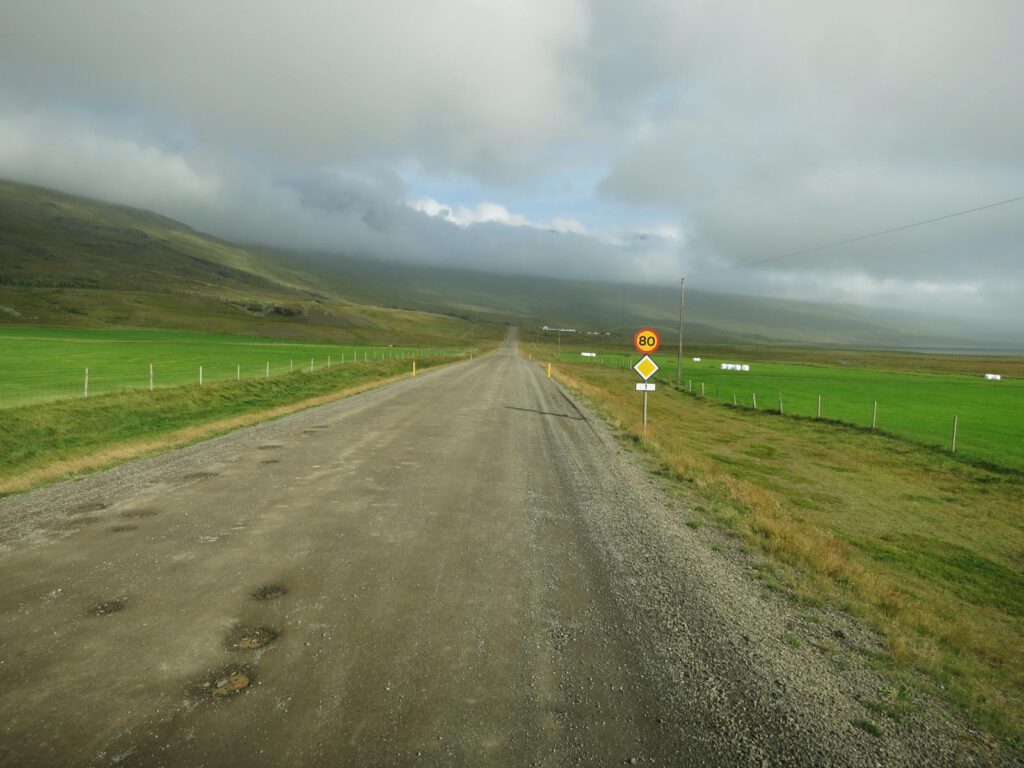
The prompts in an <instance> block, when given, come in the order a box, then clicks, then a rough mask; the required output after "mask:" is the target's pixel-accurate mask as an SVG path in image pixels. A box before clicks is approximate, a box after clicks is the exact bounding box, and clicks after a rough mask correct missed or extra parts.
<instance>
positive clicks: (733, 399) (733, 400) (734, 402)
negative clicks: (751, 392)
mask: <svg viewBox="0 0 1024 768" xmlns="http://www.w3.org/2000/svg"><path fill="white" fill-rule="evenodd" d="M732 404H733V405H738V403H737V402H736V393H735V392H733V393H732Z"/></svg>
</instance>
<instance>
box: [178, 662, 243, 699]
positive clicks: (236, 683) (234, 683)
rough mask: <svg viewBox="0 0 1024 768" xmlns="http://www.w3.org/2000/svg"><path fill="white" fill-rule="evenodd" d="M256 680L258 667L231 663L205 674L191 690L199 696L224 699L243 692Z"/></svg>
mask: <svg viewBox="0 0 1024 768" xmlns="http://www.w3.org/2000/svg"><path fill="white" fill-rule="evenodd" d="M255 681H256V668H255V667H254V666H252V665H251V664H229V665H228V666H226V667H223V668H222V669H219V670H215V671H213V672H209V673H208V674H205V675H203V677H202V678H201V679H200V680H198V681H196V682H195V683H193V684H192V685H191V686H190V688H189V691H190V692H191V693H192V695H193V696H195V697H197V698H201V699H209V700H212V701H223V700H225V699H231V698H234V697H235V696H238V695H239V694H240V693H243V692H244V691H245V690H246V689H248V688H249V687H250V686H251V685H252V684H253V683H254V682H255Z"/></svg>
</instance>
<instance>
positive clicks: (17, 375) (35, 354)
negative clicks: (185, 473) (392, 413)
mask: <svg viewBox="0 0 1024 768" xmlns="http://www.w3.org/2000/svg"><path fill="white" fill-rule="evenodd" d="M463 354H465V351H464V350H463V349H457V348H452V347H447V348H439V347H430V348H423V347H413V348H409V347H389V346H386V345H385V346H376V347H375V346H352V345H338V344H314V343H311V342H304V341H290V340H287V339H273V338H257V337H249V336H228V335H223V334H220V335H218V334H204V333H192V332H188V331H168V330H152V329H122V328H119V329H81V328H29V327H21V328H4V327H0V408H8V407H12V406H19V405H27V404H29V403H37V402H41V401H45V400H58V399H61V398H73V397H82V395H83V391H84V371H85V370H88V371H89V396H90V397H92V396H94V395H100V394H107V393H111V392H120V391H123V390H126V389H149V388H150V381H151V379H150V375H151V374H152V383H153V387H154V388H157V389H159V388H163V387H180V386H182V385H186V384H193V383H197V382H198V380H199V378H198V373H199V370H200V368H201V369H202V371H203V381H204V383H209V382H213V381H227V380H233V379H236V378H240V379H264V378H268V377H269V378H275V377H277V376H281V375H285V374H288V373H289V372H290V371H308V370H311V369H312V370H319V369H321V368H327V367H333V366H337V365H344V364H349V363H352V362H353V361H355V360H359V361H363V360H367V361H377V360H406V361H409V360H411V359H412V358H424V357H460V356H462V355H463Z"/></svg>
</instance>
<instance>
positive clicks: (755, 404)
mask: <svg viewBox="0 0 1024 768" xmlns="http://www.w3.org/2000/svg"><path fill="white" fill-rule="evenodd" d="M753 398H754V410H755V411H756V410H757V392H754V394H753Z"/></svg>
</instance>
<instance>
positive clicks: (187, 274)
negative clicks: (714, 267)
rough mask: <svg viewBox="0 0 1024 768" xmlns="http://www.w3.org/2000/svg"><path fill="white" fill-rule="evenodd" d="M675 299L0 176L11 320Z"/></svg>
mask: <svg viewBox="0 0 1024 768" xmlns="http://www.w3.org/2000/svg"><path fill="white" fill-rule="evenodd" d="M678 302H679V293H678V285H671V286H664V287H661V286H641V285H630V284H612V283H602V282H597V281H589V282H584V281H568V280H557V279H549V278H542V277H532V276H524V275H509V274H494V273H486V272H476V271H472V270H466V269H451V268H444V267H435V266H424V265H410V264H402V263H398V262H388V261H379V260H372V261H371V260H366V259H358V258H354V257H350V256H344V255H338V254H318V253H309V252H292V251H283V250H272V249H268V248H264V247H261V246H251V245H240V244H237V243H230V242H227V241H224V240H221V239H218V238H215V237H212V236H209V235H205V234H202V233H200V232H197V231H195V230H193V229H191V228H190V227H188V226H186V225H185V224H182V223H180V222H177V221H174V220H173V219H169V218H166V217H164V216H161V215H159V214H156V213H153V212H150V211H145V210H141V209H135V208H129V207H125V206H118V205H112V204H109V203H103V202H99V201H96V200H89V199H85V198H81V197H75V196H72V195H66V194H63V193H60V192H55V191H52V190H46V189H42V188H39V187H32V186H28V185H24V184H18V183H14V182H6V181H0V323H19V324H33V323H35V324H49V325H96V326H104V325H112V326H118V325H131V326H136V327H168V325H171V326H173V327H188V328H196V329H209V330H218V331H223V332H238V333H257V334H263V335H286V336H319V337H331V336H339V337H346V338H355V339H358V338H362V337H366V338H373V339H374V340H375V341H381V340H382V338H384V337H387V336H388V334H389V333H391V332H392V331H395V332H398V331H403V332H410V331H411V330H412V329H411V326H414V325H415V324H416V319H415V318H414V317H412V315H411V314H410V313H415V312H425V313H432V314H433V315H444V316H449V317H454V318H458V319H461V320H464V321H465V320H470V321H474V322H483V323H496V324H512V325H520V326H524V327H539V326H541V325H545V324H546V325H550V326H552V327H558V326H567V327H568V326H572V327H579V328H581V329H583V330H598V331H602V332H608V333H612V334H614V335H624V334H627V333H629V332H630V331H631V329H634V328H636V327H639V326H640V325H654V326H655V327H657V328H660V329H661V330H663V331H665V332H666V333H669V334H670V335H672V336H674V335H675V333H676V326H677V323H678ZM401 311H404V312H405V314H404V315H403V314H401ZM396 312H397V314H396ZM685 315H686V316H685V327H684V338H686V339H687V340H688V341H690V342H694V343H742V344H750V343H771V344H780V343H781V344H805V345H819V346H822V345H823V346H856V347H876V348H913V349H931V348H934V349H939V348H942V349H954V348H955V349H961V350H965V351H968V350H971V349H974V348H977V349H987V350H991V349H1003V348H1004V347H1005V348H1006V350H1007V351H1019V350H1020V349H1021V343H1020V341H1019V340H1015V339H1013V338H1012V337H1010V336H1009V335H1008V334H1006V335H1000V334H999V333H996V332H993V331H991V329H969V328H964V327H963V326H962V325H961V324H959V323H957V322H956V321H952V320H947V319H945V318H942V317H938V316H923V315H917V314H913V313H902V312H896V311H884V312H882V311H870V310H866V309H863V308H859V307H853V306H846V305H830V304H821V303H813V302H800V301H788V300H781V299H770V298H759V297H748V296H734V295H727V294H712V293H705V292H701V291H694V290H688V291H687V295H686V313H685ZM421 324H422V323H421ZM452 330H454V327H453V329H452ZM464 332H465V330H464V329H462V330H459V331H458V333H464Z"/></svg>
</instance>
